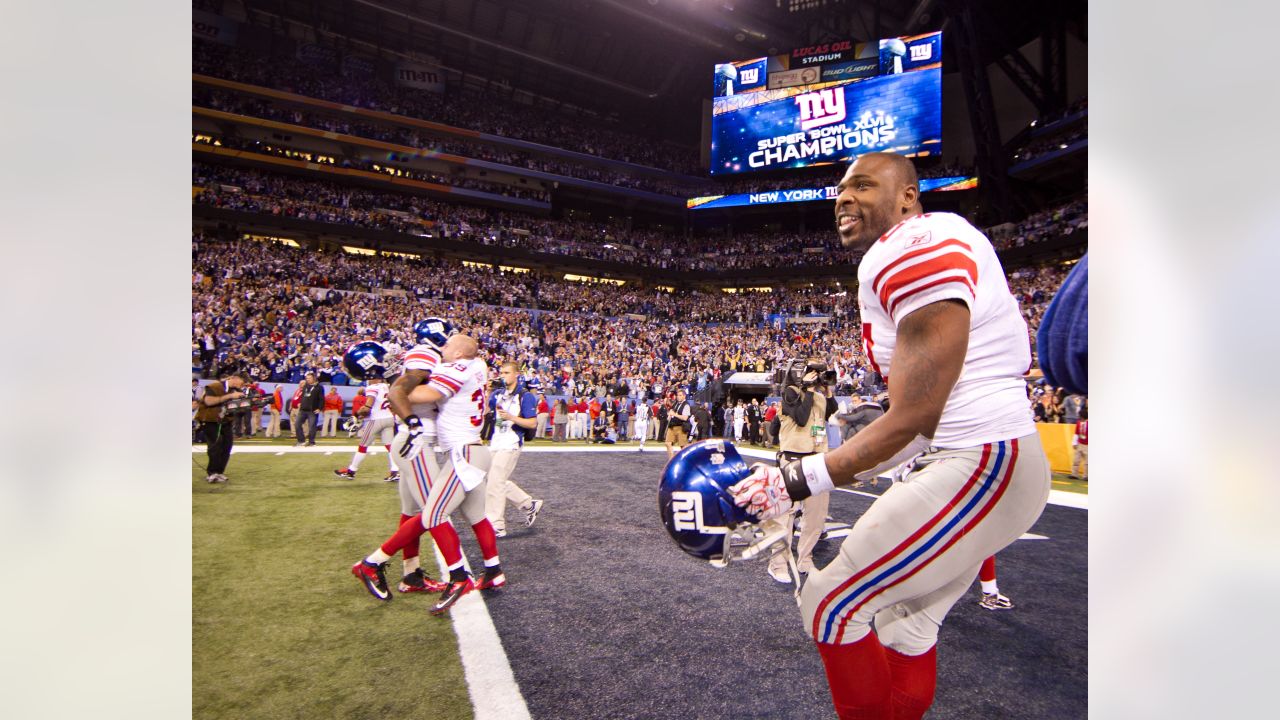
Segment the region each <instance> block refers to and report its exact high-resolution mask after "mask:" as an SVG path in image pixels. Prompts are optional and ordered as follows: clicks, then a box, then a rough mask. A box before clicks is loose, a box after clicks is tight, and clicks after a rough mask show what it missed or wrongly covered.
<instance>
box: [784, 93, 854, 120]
mask: <svg viewBox="0 0 1280 720" xmlns="http://www.w3.org/2000/svg"><path fill="white" fill-rule="evenodd" d="M796 104H797V105H798V106H800V129H801V130H809V129H812V128H816V127H821V126H823V125H830V124H831V123H838V122H841V121H842V120H844V118H845V109H844V92H843V89H842V88H827V89H825V90H818V91H817V92H811V93H805V94H804V95H797V96H796Z"/></svg>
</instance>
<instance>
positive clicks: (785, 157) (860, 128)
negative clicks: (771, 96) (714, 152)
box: [747, 115, 898, 168]
mask: <svg viewBox="0 0 1280 720" xmlns="http://www.w3.org/2000/svg"><path fill="white" fill-rule="evenodd" d="M867 120H869V121H870V122H868V123H866V124H865V125H864V122H866V121H867ZM897 135H898V131H897V129H896V128H895V127H894V123H893V117H891V116H888V115H874V116H871V117H870V118H864V120H860V121H859V122H858V123H856V124H855V125H854V126H853V127H852V128H850V127H849V126H848V125H846V124H843V123H842V124H840V125H832V126H830V127H824V128H814V129H813V130H810V131H808V132H798V133H791V134H790V135H779V136H777V137H771V138H764V139H763V140H760V141H759V142H757V143H756V147H757V148H758V149H757V150H756V151H755V152H753V153H751V154H750V155H748V156H747V163H748V164H750V165H751V167H753V168H763V167H768V166H770V165H780V164H782V163H787V162H791V161H793V160H801V159H807V158H827V157H829V156H831V155H835V154H837V153H842V152H844V151H846V150H853V149H856V148H865V149H867V150H868V151H870V150H875V149H878V148H881V147H883V146H885V145H888V144H889V143H891V142H893V139H894V138H895V137H897Z"/></svg>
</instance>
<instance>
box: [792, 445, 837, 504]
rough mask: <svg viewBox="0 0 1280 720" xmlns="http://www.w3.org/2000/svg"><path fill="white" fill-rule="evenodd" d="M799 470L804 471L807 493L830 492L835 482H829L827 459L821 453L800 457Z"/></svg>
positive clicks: (811, 494)
mask: <svg viewBox="0 0 1280 720" xmlns="http://www.w3.org/2000/svg"><path fill="white" fill-rule="evenodd" d="M800 472H802V473H804V481H805V484H806V485H808V486H809V495H810V496H813V495H818V494H819V493H824V492H831V491H832V490H834V489H835V487H836V485H835V483H833V482H831V474H830V473H828V472H827V461H826V458H824V457H823V456H822V455H806V456H805V457H803V458H801V459H800Z"/></svg>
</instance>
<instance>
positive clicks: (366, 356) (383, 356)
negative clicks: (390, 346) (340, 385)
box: [342, 340, 391, 380]
mask: <svg viewBox="0 0 1280 720" xmlns="http://www.w3.org/2000/svg"><path fill="white" fill-rule="evenodd" d="M389 355H390V353H389V352H388V351H387V348H385V347H384V346H383V345H382V344H381V343H376V342H374V341H372V340H365V341H364V342H358V343H356V344H355V345H352V346H351V347H350V348H349V349H348V350H347V352H346V354H345V355H343V356H342V366H343V367H345V368H346V369H347V374H348V375H350V376H351V377H353V378H355V379H357V380H368V379H370V378H375V377H385V376H386V374H387V368H389V367H390V365H391V358H390V357H389Z"/></svg>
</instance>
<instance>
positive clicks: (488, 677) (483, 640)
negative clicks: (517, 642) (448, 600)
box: [436, 548, 531, 720]
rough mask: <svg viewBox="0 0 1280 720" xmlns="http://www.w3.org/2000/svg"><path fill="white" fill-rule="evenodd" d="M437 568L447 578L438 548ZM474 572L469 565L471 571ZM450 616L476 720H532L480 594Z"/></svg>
mask: <svg viewBox="0 0 1280 720" xmlns="http://www.w3.org/2000/svg"><path fill="white" fill-rule="evenodd" d="M464 561H465V557H464ZM436 564H437V565H439V567H440V577H441V578H447V577H448V576H449V569H448V567H447V566H446V564H445V561H444V556H442V555H441V554H440V550H439V549H438V548H437V549H436ZM470 569H471V568H470V566H469V565H468V566H467V570H468V571H470ZM472 574H473V575H474V573H472ZM499 592H504V591H499ZM449 614H450V616H451V618H452V620H453V632H454V633H455V634H457V636H458V654H459V655H460V656H461V657H462V672H463V675H464V676H465V677H466V679H467V692H468V693H469V694H470V695H471V707H472V709H473V710H475V717H476V720H508V719H510V720H529V719H530V717H531V716H530V715H529V707H528V706H527V705H525V703H524V696H523V695H521V694H520V686H519V685H517V684H516V677H515V674H513V673H512V672H511V663H510V662H509V661H508V660H507V653H506V651H505V650H503V649H502V640H501V639H500V638H499V637H498V630H497V628H495V627H494V626H493V618H491V617H489V609H488V607H486V606H485V604H484V598H483V597H481V596H480V591H479V590H472V591H471V592H469V593H467V594H466V595H464V596H463V597H462V599H461V600H459V601H458V603H457V604H456V605H454V606H453V608H452V609H451V610H450V611H449Z"/></svg>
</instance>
